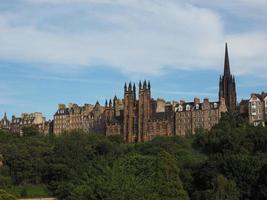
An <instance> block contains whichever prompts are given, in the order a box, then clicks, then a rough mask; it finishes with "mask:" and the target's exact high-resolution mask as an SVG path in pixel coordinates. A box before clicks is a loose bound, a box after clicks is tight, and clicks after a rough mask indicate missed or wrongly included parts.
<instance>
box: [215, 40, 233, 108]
mask: <svg viewBox="0 0 267 200" xmlns="http://www.w3.org/2000/svg"><path fill="white" fill-rule="evenodd" d="M222 98H224V99H225V104H226V107H227V109H228V111H230V112H232V111H235V110H236V85H235V77H234V76H232V74H231V71H230V63H229V55H228V47H227V43H226V45H225V58H224V74H223V76H220V83H219V100H220V99H222Z"/></svg>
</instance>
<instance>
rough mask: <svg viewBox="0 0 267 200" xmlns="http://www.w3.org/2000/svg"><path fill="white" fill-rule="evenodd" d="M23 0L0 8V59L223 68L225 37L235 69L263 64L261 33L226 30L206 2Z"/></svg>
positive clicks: (72, 65) (71, 66)
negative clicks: (19, 7)
mask: <svg viewBox="0 0 267 200" xmlns="http://www.w3.org/2000/svg"><path fill="white" fill-rule="evenodd" d="M22 2H28V6H29V5H30V6H29V8H28V10H26V11H25V10H24V11H23V12H20V11H19V12H17V13H15V12H12V11H10V12H5V13H2V14H1V13H0V44H1V45H0V58H1V59H2V60H16V61H18V62H30V63H36V64H38V63H42V64H44V63H45V64H47V65H46V66H49V65H52V66H53V69H55V66H57V65H58V66H60V69H58V70H62V71H68V70H80V69H83V68H87V67H95V66H97V65H107V66H110V67H113V68H116V69H118V70H120V71H121V72H123V73H126V74H131V75H132V74H153V75H158V74H161V73H162V72H164V69H166V68H174V69H186V70H194V69H214V68H215V69H216V66H217V67H218V66H220V69H221V66H222V64H223V63H222V62H223V55H224V54H223V51H224V49H223V48H224V46H223V45H224V42H225V41H226V40H228V41H229V43H230V44H229V45H230V52H231V60H232V63H233V69H234V71H235V72H236V73H249V72H251V71H252V70H253V68H251V66H253V67H255V68H257V69H259V70H260V69H266V66H267V60H266V58H265V56H264V55H263V52H266V51H264V50H266V47H267V43H266V37H265V36H264V34H265V33H264V32H260V31H257V32H255V31H253V32H252V33H235V34H229V33H227V32H225V30H224V26H223V24H224V23H225V22H224V21H222V19H221V17H220V15H219V14H218V13H217V12H215V11H212V10H211V9H205V8H199V7H196V6H194V5H189V4H186V3H179V2H178V1H173V0H164V1H163V0H147V1H143V0H113V1H110V0H53V1H52V0H38V1H35V0H25V1H22ZM257 2H258V3H259V4H257V5H261V4H260V3H263V1H257ZM40 3H41V5H40ZM42 4H48V5H53V9H50V8H51V7H49V6H48V7H45V6H43V5H42ZM71 8H73V9H71ZM39 10H40V14H39V15H38V11H39ZM51 10H53V11H51ZM59 11H60V12H59ZM62 11H64V12H63V13H64V15H61V14H62ZM36 13H37V16H35V15H36ZM27 19H28V23H27ZM22 20H23V21H22ZM73 27H75V29H76V28H77V27H78V30H75V31H70V30H71V29H72V28H73ZM103 27H104V28H103ZM73 29H74V28H73ZM79 29H81V30H82V31H81V30H79ZM248 43H251V45H249V48H248V45H247V44H248ZM41 66H44V65H41ZM62 66H63V67H64V68H62Z"/></svg>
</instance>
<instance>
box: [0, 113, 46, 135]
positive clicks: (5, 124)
mask: <svg viewBox="0 0 267 200" xmlns="http://www.w3.org/2000/svg"><path fill="white" fill-rule="evenodd" d="M50 125H51V123H50V121H46V120H45V117H43V114H42V113H40V112H35V113H22V114H21V116H20V117H16V116H15V115H13V116H12V118H11V121H10V120H8V118H7V116H6V113H5V115H4V117H3V119H2V120H1V121H0V129H4V130H8V131H10V132H11V133H14V134H23V128H24V127H35V128H37V130H38V131H39V132H41V133H44V134H48V133H49V132H51V129H50Z"/></svg>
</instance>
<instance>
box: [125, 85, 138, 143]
mask: <svg viewBox="0 0 267 200" xmlns="http://www.w3.org/2000/svg"><path fill="white" fill-rule="evenodd" d="M124 88H125V89H124V101H123V103H124V105H123V107H124V112H123V137H124V141H126V142H128V143H132V142H134V140H135V139H134V118H135V116H134V109H135V106H134V91H133V90H132V84H131V83H129V86H128V90H127V86H126V84H125V87H124Z"/></svg>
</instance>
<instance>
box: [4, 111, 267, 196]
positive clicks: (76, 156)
mask: <svg viewBox="0 0 267 200" xmlns="http://www.w3.org/2000/svg"><path fill="white" fill-rule="evenodd" d="M24 131H25V133H26V134H24V136H23V137H19V136H14V135H13V136H12V135H10V134H9V133H4V132H1V133H0V154H2V158H0V159H2V160H3V163H4V166H2V167H0V188H3V189H4V190H5V191H11V192H12V190H11V188H14V187H20V188H23V189H21V190H20V192H19V194H16V195H17V196H29V190H28V189H27V188H28V187H27V186H29V185H36V186H38V185H42V186H44V187H46V188H47V189H48V190H49V191H50V194H51V195H55V196H57V197H59V199H66V200H76V199H79V200H88V199H92V200H94V199H103V200H111V199H115V200H125V199H127V200H128V199H129V200H131V199H132V200H137V199H141V200H142V199H144V200H152V199H153V200H157V199H166V200H172V199H173V200H174V199H179V200H180V199H181V200H182V199H193V200H201V199H203V200H204V199H205V200H206V199H208V200H237V199H257V200H261V199H267V152H266V151H267V129H266V128H263V127H252V126H250V125H248V124H247V123H246V122H245V121H244V120H243V118H242V117H240V116H238V115H236V114H226V115H224V116H223V118H222V119H221V122H220V123H219V124H218V125H217V126H216V127H214V128H213V129H212V130H211V131H210V132H207V133H206V132H205V131H203V130H199V133H198V134H196V135H194V136H190V137H188V138H181V137H158V138H155V139H154V140H152V141H151V142H147V143H139V144H125V143H123V141H122V139H121V138H120V137H109V138H108V137H104V136H100V135H88V134H85V133H81V132H73V133H69V134H65V135H62V136H59V137H54V136H42V135H38V134H36V133H35V131H33V130H31V129H28V130H24ZM27 133H28V134H27ZM1 191H2V193H4V191H3V190H1ZM40 195H44V194H40ZM47 195H49V192H47ZM0 199H1V198H0Z"/></svg>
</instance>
